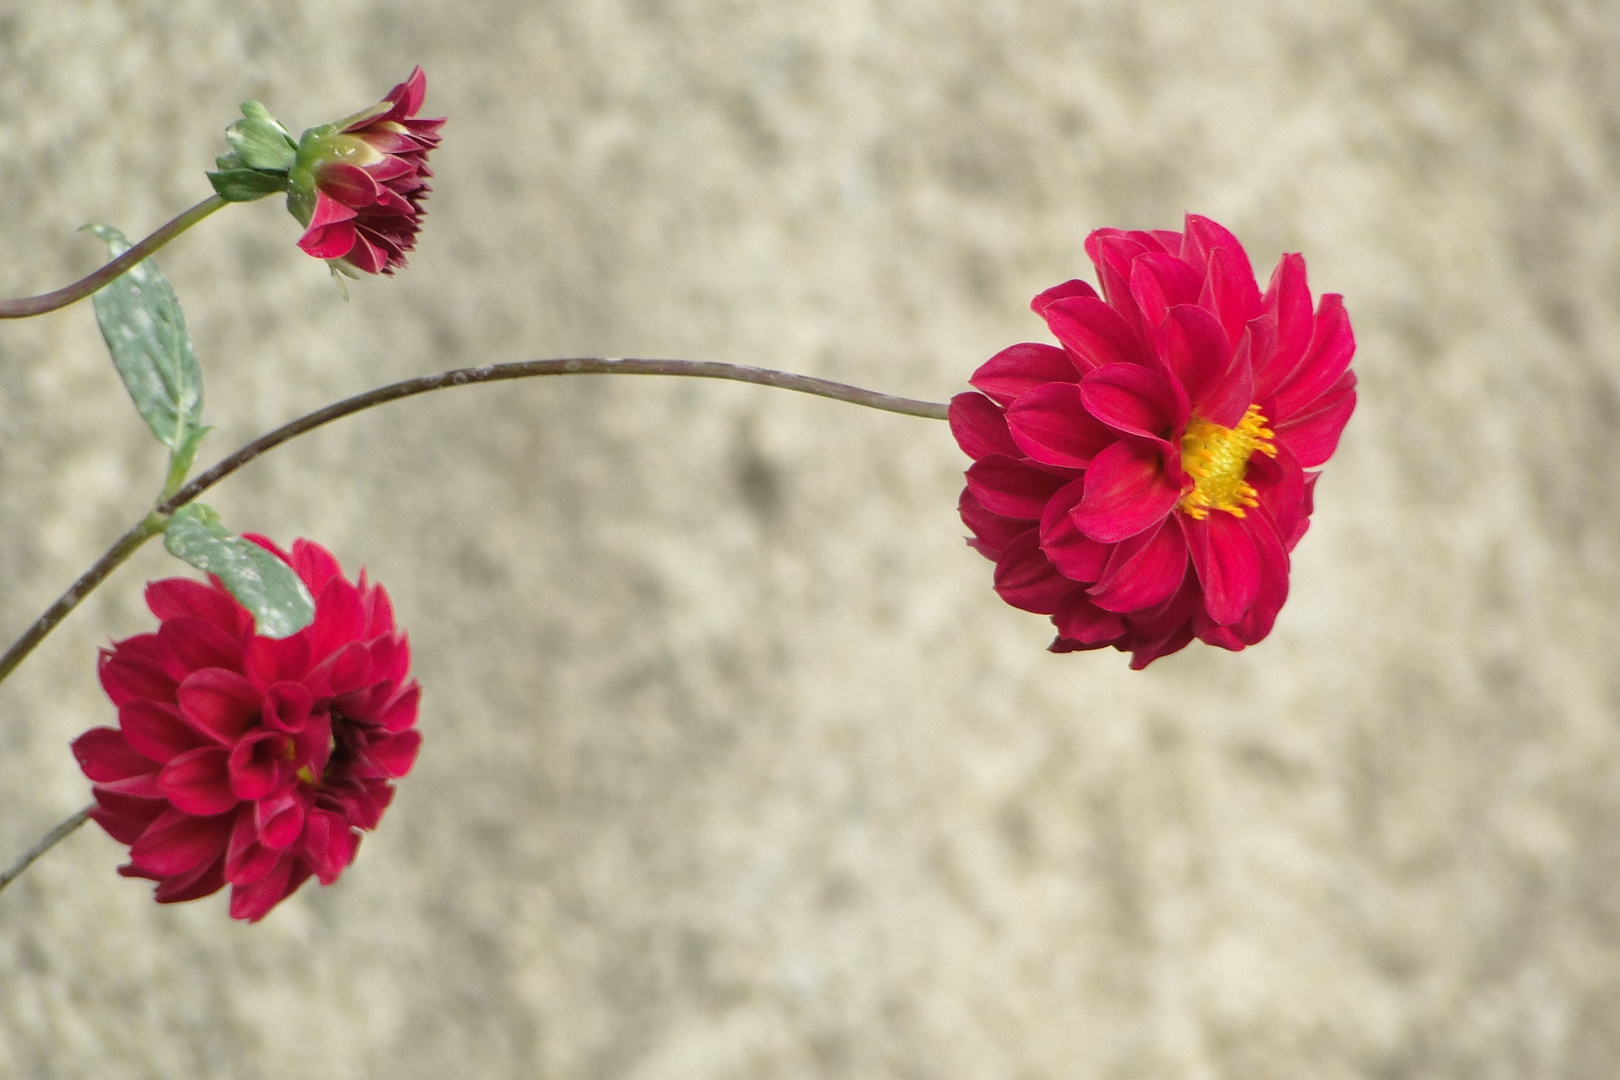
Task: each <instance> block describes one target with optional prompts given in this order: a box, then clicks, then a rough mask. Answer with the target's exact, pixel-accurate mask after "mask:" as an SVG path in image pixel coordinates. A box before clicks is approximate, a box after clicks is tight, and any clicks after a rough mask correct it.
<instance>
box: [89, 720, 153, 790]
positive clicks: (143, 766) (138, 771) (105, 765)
mask: <svg viewBox="0 0 1620 1080" xmlns="http://www.w3.org/2000/svg"><path fill="white" fill-rule="evenodd" d="M72 750H73V758H74V760H76V761H77V762H78V763H79V769H80V771H82V772H83V773H84V775H85V777H86V778H87V779H89V780H90V781H92V782H107V781H116V780H127V779H128V778H130V777H131V776H140V775H142V774H144V773H149V772H151V771H153V770H154V769H156V768H157V763H156V762H154V761H150V760H148V759H147V758H146V756H145V755H143V754H141V753H140V752H139V751H137V750H135V749H134V748H133V747H131V746H130V745H129V742H128V741H127V740H126V739H125V738H124V735H123V733H122V732H120V731H115V730H114V729H112V728H109V727H95V728H91V729H90V730H89V731H87V732H85V733H84V734H83V735H80V736H79V737H78V738H77V739H74V740H73V743H72Z"/></svg>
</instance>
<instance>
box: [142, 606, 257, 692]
mask: <svg viewBox="0 0 1620 1080" xmlns="http://www.w3.org/2000/svg"><path fill="white" fill-rule="evenodd" d="M158 663H159V664H161V665H162V666H163V671H164V673H165V674H167V675H169V676H170V677H172V678H174V679H175V680H177V681H178V680H180V679H184V678H185V677H186V676H187V675H190V674H191V673H192V672H193V671H197V670H199V669H201V668H225V669H226V670H228V671H238V672H239V671H241V670H242V642H241V639H239V638H238V637H236V636H235V635H233V634H227V633H226V632H225V631H224V630H221V629H220V628H219V627H218V626H216V625H215V624H213V623H212V622H209V621H207V620H206V619H198V618H194V617H192V616H187V615H177V616H175V617H173V618H170V619H165V620H164V621H163V625H162V626H160V627H158Z"/></svg>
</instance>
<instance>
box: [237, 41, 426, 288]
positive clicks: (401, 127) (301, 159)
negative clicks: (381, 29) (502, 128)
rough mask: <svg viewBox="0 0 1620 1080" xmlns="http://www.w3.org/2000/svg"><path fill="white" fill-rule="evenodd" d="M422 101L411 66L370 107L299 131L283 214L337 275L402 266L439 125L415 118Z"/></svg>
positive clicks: (422, 78)
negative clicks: (286, 213) (406, 75)
mask: <svg viewBox="0 0 1620 1080" xmlns="http://www.w3.org/2000/svg"><path fill="white" fill-rule="evenodd" d="M426 95H427V76H426V75H424V74H423V73H422V69H421V68H417V69H416V70H414V71H412V72H411V75H410V78H408V79H406V80H405V81H404V82H402V83H400V84H399V85H398V86H396V87H394V88H393V89H392V90H390V91H389V92H388V95H387V96H386V97H384V98H383V100H382V101H381V102H379V103H378V104H376V105H373V106H372V107H371V108H369V109H366V110H365V111H363V112H360V113H356V114H355V115H353V116H350V117H346V118H345V119H342V120H339V121H337V122H336V123H332V124H324V125H322V126H320V127H314V128H310V129H309V130H308V131H306V132H304V134H303V136H302V137H301V138H300V139H299V140H298V145H297V149H296V153H295V154H294V157H293V160H292V161H291V162H290V163H289V167H288V172H287V188H286V191H287V209H288V210H289V211H290V212H291V213H292V215H293V216H294V217H295V218H297V219H298V220H299V222H300V223H301V224H302V225H303V226H304V227H305V231H304V235H303V236H302V237H300V238H299V240H298V246H299V247H301V248H303V249H304V250H305V251H306V252H308V253H309V254H311V255H313V256H315V257H316V258H317V259H326V260H327V261H328V262H330V263H331V264H332V266H333V268H334V269H336V270H341V271H344V272H350V271H354V270H359V271H363V272H365V273H367V274H379V273H380V274H392V273H393V272H394V271H395V270H396V269H398V268H400V267H403V266H404V265H405V253H406V252H408V251H410V250H412V249H413V248H414V247H415V246H416V233H417V230H419V229H420V228H421V227H422V215H423V214H424V213H426V211H425V210H424V209H423V208H422V201H423V200H424V199H426V198H427V195H428V191H429V190H431V189H430V188H429V187H428V184H427V178H428V177H430V176H432V175H433V173H432V172H431V171H430V170H429V169H428V167H427V156H428V152H429V151H430V150H432V149H433V148H434V147H435V146H437V145H439V128H440V127H442V126H443V125H444V121H443V120H442V119H439V120H422V119H418V118H417V116H416V113H417V110H418V109H420V108H421V107H422V100H423V98H424V97H425V96H426ZM238 152H239V153H240V151H238Z"/></svg>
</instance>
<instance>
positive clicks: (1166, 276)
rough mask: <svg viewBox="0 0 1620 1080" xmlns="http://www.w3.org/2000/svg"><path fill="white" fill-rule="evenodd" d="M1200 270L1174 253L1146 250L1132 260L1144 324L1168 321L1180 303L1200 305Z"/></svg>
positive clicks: (1149, 326)
mask: <svg viewBox="0 0 1620 1080" xmlns="http://www.w3.org/2000/svg"><path fill="white" fill-rule="evenodd" d="M1203 285H1204V283H1203V281H1202V280H1201V279H1200V278H1199V276H1198V272H1197V271H1196V270H1194V269H1193V268H1192V267H1190V266H1188V265H1187V264H1186V263H1184V262H1182V261H1181V260H1180V259H1179V258H1177V257H1176V256H1174V255H1163V254H1159V253H1157V252H1151V251H1150V252H1146V253H1144V254H1142V255H1138V256H1137V257H1136V258H1135V259H1134V260H1132V262H1131V297H1132V299H1134V300H1135V301H1136V306H1137V309H1138V310H1140V311H1141V313H1142V327H1143V329H1144V330H1150V329H1153V328H1155V327H1158V326H1159V325H1160V324H1162V323H1163V322H1164V317H1165V316H1166V315H1167V314H1169V312H1170V309H1171V308H1173V307H1175V306H1176V305H1177V304H1196V303H1198V294H1199V292H1200V291H1201V290H1202V289H1203Z"/></svg>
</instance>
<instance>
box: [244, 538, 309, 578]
mask: <svg viewBox="0 0 1620 1080" xmlns="http://www.w3.org/2000/svg"><path fill="white" fill-rule="evenodd" d="M242 539H244V540H246V541H248V542H249V543H253V544H257V545H259V546H260V547H262V548H264V550H266V551H268V552H269V553H270V554H272V555H274V556H275V557H276V558H278V559H280V560H281V561H282V562H284V563H286V564H287V565H288V566H292V565H293V557H292V556H291V555H289V554H287V553H286V552H285V551H283V550H282V549H281V545H280V544H278V543H276V542H275V541H274V540H272V539H270V538H269V537H268V536H265V535H264V534H263V533H243V534H242ZM307 543H309V541H308V540H299V541H296V542H295V543H294V544H293V547H294V548H295V549H296V548H297V546H298V544H307ZM316 546H317V547H318V546H319V545H316ZM294 569H296V567H295V568H294ZM304 584H306V585H307V584H309V583H308V582H305V583H304Z"/></svg>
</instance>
